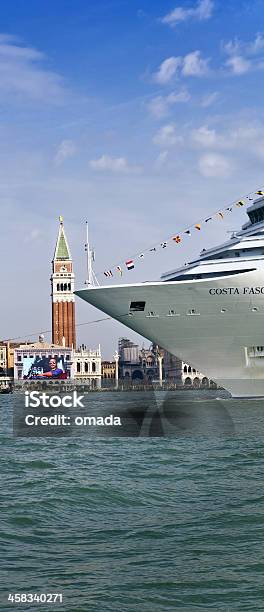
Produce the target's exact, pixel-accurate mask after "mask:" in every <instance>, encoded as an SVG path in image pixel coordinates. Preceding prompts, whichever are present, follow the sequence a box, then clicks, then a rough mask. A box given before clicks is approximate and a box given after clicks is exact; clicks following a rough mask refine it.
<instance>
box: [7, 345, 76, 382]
mask: <svg viewBox="0 0 264 612" xmlns="http://www.w3.org/2000/svg"><path fill="white" fill-rule="evenodd" d="M51 358H56V361H57V362H58V363H59V366H60V368H62V369H63V371H64V372H65V374H66V376H65V377H67V378H73V362H74V356H73V349H72V348H69V347H66V346H65V345H64V346H59V345H56V344H53V343H52V344H50V343H48V342H44V340H43V339H42V337H41V336H40V341H39V342H32V343H28V344H21V345H20V346H19V347H17V348H15V349H14V379H15V380H23V378H30V377H31V374H30V372H31V371H32V369H34V371H36V373H37V371H38V369H42V368H43V363H44V362H48V361H49V360H50V359H51Z"/></svg>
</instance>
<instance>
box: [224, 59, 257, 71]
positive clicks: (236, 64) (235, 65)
mask: <svg viewBox="0 0 264 612" xmlns="http://www.w3.org/2000/svg"><path fill="white" fill-rule="evenodd" d="M226 66H228V67H229V68H230V69H231V72H232V74H237V75H239V74H245V73H246V72H248V71H249V70H250V68H251V62H250V61H249V60H248V59H246V58H244V57H242V55H232V57H230V58H229V59H228V60H227V61H226Z"/></svg>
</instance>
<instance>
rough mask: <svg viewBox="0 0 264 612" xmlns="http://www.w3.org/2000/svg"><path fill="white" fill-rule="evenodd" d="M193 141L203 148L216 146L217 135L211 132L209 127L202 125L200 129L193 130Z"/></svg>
mask: <svg viewBox="0 0 264 612" xmlns="http://www.w3.org/2000/svg"><path fill="white" fill-rule="evenodd" d="M192 140H193V142H195V143H196V144H198V145H200V146H202V147H212V146H215V144H216V142H217V135H216V131H215V130H210V129H209V128H208V127H207V125H202V126H201V127H200V128H198V129H196V130H193V132H192Z"/></svg>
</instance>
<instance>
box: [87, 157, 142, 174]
mask: <svg viewBox="0 0 264 612" xmlns="http://www.w3.org/2000/svg"><path fill="white" fill-rule="evenodd" d="M89 165H90V167H91V168H92V169H93V170H99V171H104V170H106V171H109V172H117V173H118V172H120V173H127V172H135V171H138V170H139V168H138V167H136V166H130V165H129V164H128V162H127V159H126V158H125V157H110V155H105V154H104V155H102V156H101V157H99V158H98V159H91V161H90V162H89Z"/></svg>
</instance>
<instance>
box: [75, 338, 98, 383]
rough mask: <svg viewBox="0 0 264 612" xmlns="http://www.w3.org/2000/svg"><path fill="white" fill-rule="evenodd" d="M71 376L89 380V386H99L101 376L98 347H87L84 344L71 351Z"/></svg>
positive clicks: (80, 379)
mask: <svg viewBox="0 0 264 612" xmlns="http://www.w3.org/2000/svg"><path fill="white" fill-rule="evenodd" d="M73 377H74V378H75V379H76V380H78V381H90V383H91V386H95V387H100V386H101V377H102V357H101V348H100V345H99V347H98V349H95V350H91V349H88V348H87V347H86V346H85V345H84V344H82V346H80V348H79V349H78V350H77V351H74V352H73Z"/></svg>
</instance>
